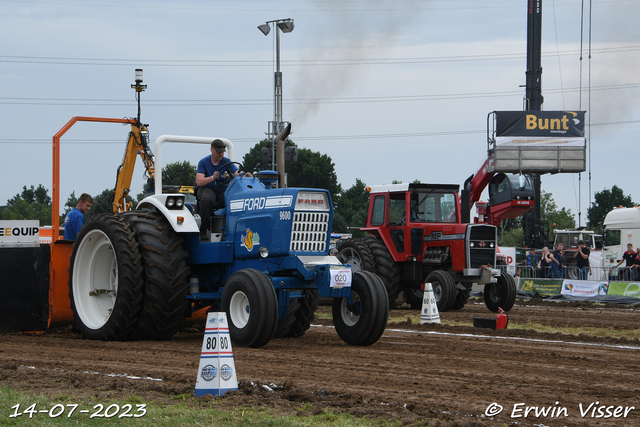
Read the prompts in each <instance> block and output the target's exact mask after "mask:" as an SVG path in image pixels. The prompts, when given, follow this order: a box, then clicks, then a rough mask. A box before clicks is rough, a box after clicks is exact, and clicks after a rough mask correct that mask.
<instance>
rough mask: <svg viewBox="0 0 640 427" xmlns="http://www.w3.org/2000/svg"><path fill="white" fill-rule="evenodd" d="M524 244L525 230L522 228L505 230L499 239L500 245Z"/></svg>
mask: <svg viewBox="0 0 640 427" xmlns="http://www.w3.org/2000/svg"><path fill="white" fill-rule="evenodd" d="M523 245H524V230H523V229H522V228H512V229H511V230H507V231H503V232H502V233H501V237H500V239H498V246H520V247H522V246H523Z"/></svg>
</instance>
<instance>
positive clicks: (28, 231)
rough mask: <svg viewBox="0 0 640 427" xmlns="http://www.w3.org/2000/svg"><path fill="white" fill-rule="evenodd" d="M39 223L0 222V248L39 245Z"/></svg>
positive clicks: (23, 221) (36, 221)
mask: <svg viewBox="0 0 640 427" xmlns="http://www.w3.org/2000/svg"><path fill="white" fill-rule="evenodd" d="M39 239H40V221H38V220H37V219H36V220H2V221H0V246H4V247H12V246H13V247H15V246H38V245H39V244H40V242H39Z"/></svg>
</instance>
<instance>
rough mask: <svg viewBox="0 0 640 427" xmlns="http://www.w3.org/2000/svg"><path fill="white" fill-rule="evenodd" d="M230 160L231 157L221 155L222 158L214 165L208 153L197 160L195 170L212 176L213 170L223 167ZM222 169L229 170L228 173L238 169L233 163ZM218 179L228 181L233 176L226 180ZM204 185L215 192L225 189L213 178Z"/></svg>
mask: <svg viewBox="0 0 640 427" xmlns="http://www.w3.org/2000/svg"><path fill="white" fill-rule="evenodd" d="M230 161H231V159H229V158H228V157H222V160H220V162H219V163H218V164H217V165H214V164H213V163H211V156H210V155H209V156H207V157H205V158H204V159H202V160H200V161H199V162H198V169H197V170H196V173H202V174H204V176H205V177H208V176H213V173H214V172H216V171H220V170H221V169H223V166H224V165H226V164H227V163H229V162H230ZM224 170H225V171H226V172H229V170H230V173H231V174H234V173H236V172H237V171H238V167H237V166H236V165H235V164H232V165H229V167H228V168H226V167H225V168H224ZM219 179H220V180H221V181H222V182H229V181H231V180H232V179H233V177H232V176H231V177H229V179H228V180H227V179H222V178H219ZM205 187H209V188H211V189H212V190H214V191H217V192H221V191H224V190H225V187H223V186H221V185H219V184H218V183H216V181H215V180H214V181H212V182H210V183H209V184H207V185H205Z"/></svg>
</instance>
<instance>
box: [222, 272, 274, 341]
mask: <svg viewBox="0 0 640 427" xmlns="http://www.w3.org/2000/svg"><path fill="white" fill-rule="evenodd" d="M222 310H224V311H225V312H226V313H227V318H228V320H229V335H230V336H231V340H232V341H233V343H234V344H235V345H238V346H240V347H253V348H258V347H262V346H263V345H265V344H267V343H268V342H269V341H270V340H271V338H272V337H273V335H274V334H275V332H276V327H277V325H278V299H277V297H276V291H275V290H274V289H273V284H272V283H271V280H269V278H268V277H267V276H266V275H265V274H264V273H262V272H260V271H258V270H254V269H250V268H247V269H244V270H240V271H236V272H235V273H233V274H232V275H231V276H230V277H229V279H228V280H227V282H226V283H225V285H224V290H223V291H222Z"/></svg>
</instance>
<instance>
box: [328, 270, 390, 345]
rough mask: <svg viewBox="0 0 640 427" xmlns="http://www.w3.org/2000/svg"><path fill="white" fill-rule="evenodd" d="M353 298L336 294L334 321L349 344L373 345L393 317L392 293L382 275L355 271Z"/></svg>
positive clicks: (343, 338) (352, 287)
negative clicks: (386, 286)
mask: <svg viewBox="0 0 640 427" xmlns="http://www.w3.org/2000/svg"><path fill="white" fill-rule="evenodd" d="M351 301H352V304H349V303H348V300H347V298H334V300H333V307H332V313H333V324H334V325H335V328H336V332H337V333H338V336H340V338H341V339H342V340H343V341H344V342H346V343H347V344H349V345H360V346H365V345H371V344H373V343H375V342H376V341H378V339H380V337H381V336H382V333H383V332H384V329H385V328H386V326H387V320H388V318H389V297H388V295H387V290H386V288H385V286H384V283H382V280H380V278H379V277H378V276H376V275H375V274H373V273H370V272H368V271H355V272H353V280H352V282H351Z"/></svg>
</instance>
